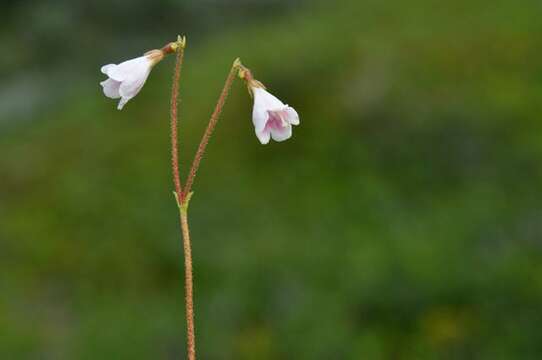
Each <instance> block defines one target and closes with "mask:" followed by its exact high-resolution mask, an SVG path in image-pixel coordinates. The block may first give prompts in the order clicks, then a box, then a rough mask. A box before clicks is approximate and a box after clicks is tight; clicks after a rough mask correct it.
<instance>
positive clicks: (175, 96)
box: [170, 47, 184, 201]
mask: <svg viewBox="0 0 542 360" xmlns="http://www.w3.org/2000/svg"><path fill="white" fill-rule="evenodd" d="M183 58H184V47H180V48H179V49H178V51H177V61H176V62H175V71H174V73H173V85H172V87H171V112H170V114H171V171H172V173H173V183H174V185H175V193H176V194H177V198H178V199H179V201H182V199H183V191H182V186H181V178H180V176H179V145H178V140H177V133H178V124H177V107H178V104H179V80H180V78H181V67H182V64H183Z"/></svg>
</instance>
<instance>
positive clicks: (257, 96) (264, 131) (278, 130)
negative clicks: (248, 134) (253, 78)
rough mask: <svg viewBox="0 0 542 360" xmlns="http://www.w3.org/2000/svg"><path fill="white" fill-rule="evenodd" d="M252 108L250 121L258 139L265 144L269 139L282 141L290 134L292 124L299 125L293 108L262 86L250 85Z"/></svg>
mask: <svg viewBox="0 0 542 360" xmlns="http://www.w3.org/2000/svg"><path fill="white" fill-rule="evenodd" d="M251 90H252V94H253V95H254V109H253V111H252V122H253V123H254V130H255V132H256V136H257V137H258V140H260V142H261V143H262V144H267V143H268V142H269V139H270V138H272V139H273V140H275V141H284V140H287V139H289V138H290V137H291V136H292V125H299V115H297V112H296V111H295V109H294V108H292V107H290V106H288V105H285V104H284V103H283V102H282V101H280V100H279V99H277V98H276V97H275V96H273V95H272V94H270V93H269V92H267V91H266V90H265V89H264V88H262V87H258V86H256V87H252V88H251Z"/></svg>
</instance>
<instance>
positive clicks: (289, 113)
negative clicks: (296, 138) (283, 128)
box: [285, 106, 299, 125]
mask: <svg viewBox="0 0 542 360" xmlns="http://www.w3.org/2000/svg"><path fill="white" fill-rule="evenodd" d="M285 111H286V121H288V122H289V123H290V124H292V125H299V115H298V114H297V111H295V109H294V108H293V107H290V106H288V107H287V108H286V110H285Z"/></svg>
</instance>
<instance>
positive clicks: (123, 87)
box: [100, 36, 299, 360]
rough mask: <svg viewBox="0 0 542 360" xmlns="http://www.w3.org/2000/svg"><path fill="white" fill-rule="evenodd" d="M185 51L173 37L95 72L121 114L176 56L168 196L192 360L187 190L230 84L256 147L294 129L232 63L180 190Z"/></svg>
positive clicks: (293, 120)
mask: <svg viewBox="0 0 542 360" xmlns="http://www.w3.org/2000/svg"><path fill="white" fill-rule="evenodd" d="M185 48H186V37H181V36H178V37H177V41H175V42H171V43H168V44H166V45H165V46H164V47H162V48H161V49H155V50H150V51H148V52H146V53H145V54H144V55H143V56H140V57H137V58H135V59H131V60H127V61H124V62H122V63H120V64H118V65H117V64H108V65H104V66H102V68H101V71H102V73H104V74H105V75H107V76H108V79H106V80H104V81H102V82H101V83H100V85H101V86H102V88H103V92H104V94H105V96H107V97H108V98H112V99H120V101H119V103H118V106H117V109H119V110H122V109H123V107H124V105H126V103H127V102H128V101H129V100H131V99H132V98H134V97H135V96H136V95H137V94H138V93H139V92H140V91H141V89H142V88H143V85H144V84H145V81H146V80H147V78H148V76H149V74H150V72H151V70H152V68H153V67H154V66H155V65H156V64H158V63H159V62H160V61H162V60H163V59H164V57H165V56H166V55H168V54H176V62H175V69H174V72H173V85H172V88H171V103H170V125H171V133H170V137H171V168H172V175H173V185H174V191H173V195H174V197H175V200H176V203H177V207H178V209H179V221H180V224H181V232H182V242H183V250H184V267H185V276H184V280H185V310H186V337H187V353H188V359H189V360H195V358H196V336H195V330H194V296H193V293H194V291H193V276H192V246H191V240H190V230H189V226H188V205H189V203H190V199H191V198H192V194H193V193H192V187H193V185H194V180H195V178H196V174H197V172H198V169H199V166H200V163H201V160H202V159H203V155H204V154H205V149H206V148H207V144H208V143H209V140H210V138H211V135H212V133H213V131H214V129H215V127H216V124H217V122H218V119H219V118H220V114H221V113H222V109H223V107H224V104H225V102H226V99H227V97H228V94H229V92H230V89H231V87H232V84H233V82H234V80H235V79H236V78H237V77H238V78H240V79H241V80H243V81H244V82H245V83H246V85H247V89H248V92H249V94H250V95H251V96H252V97H253V99H254V107H253V110H252V123H253V125H254V131H255V133H256V137H257V138H258V140H259V141H260V143H262V144H267V143H269V141H270V139H273V140H275V141H284V140H287V139H289V138H290V137H291V136H292V125H299V116H298V114H297V112H296V111H295V110H294V108H292V107H290V106H288V105H285V104H284V103H283V102H282V101H280V100H279V99H278V98H276V97H275V96H274V95H272V94H271V93H269V92H268V91H267V90H266V88H265V86H264V85H263V84H262V83H261V82H259V81H258V80H255V79H254V77H253V75H252V72H251V71H250V70H249V69H248V68H247V67H245V66H244V65H243V64H242V63H241V60H239V59H236V60H235V61H234V62H233V64H232V67H231V69H230V72H229V73H228V76H227V78H226V81H225V83H224V87H223V88H222V91H221V93H220V96H219V98H218V101H217V103H216V105H215V108H214V110H213V112H212V114H211V118H210V119H209V123H208V124H207V127H206V129H205V132H204V133H203V136H202V138H201V140H200V143H199V146H198V149H197V151H196V154H195V155H194V159H193V160H192V165H191V166H190V169H189V170H188V175H187V178H186V182H185V185H184V186H183V185H182V182H181V176H180V172H179V170H180V169H179V157H178V154H179V150H178V104H179V81H180V78H181V68H182V64H183V59H184V50H185Z"/></svg>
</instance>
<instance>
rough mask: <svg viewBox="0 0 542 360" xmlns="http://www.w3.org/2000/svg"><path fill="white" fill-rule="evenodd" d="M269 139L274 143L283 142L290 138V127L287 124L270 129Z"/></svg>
mask: <svg viewBox="0 0 542 360" xmlns="http://www.w3.org/2000/svg"><path fill="white" fill-rule="evenodd" d="M270 131H271V137H272V138H273V140H275V141H284V140H288V139H289V138H291V137H292V125H290V124H288V125H286V126H284V127H280V128H275V127H273V128H271V130H270Z"/></svg>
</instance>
